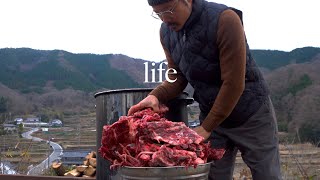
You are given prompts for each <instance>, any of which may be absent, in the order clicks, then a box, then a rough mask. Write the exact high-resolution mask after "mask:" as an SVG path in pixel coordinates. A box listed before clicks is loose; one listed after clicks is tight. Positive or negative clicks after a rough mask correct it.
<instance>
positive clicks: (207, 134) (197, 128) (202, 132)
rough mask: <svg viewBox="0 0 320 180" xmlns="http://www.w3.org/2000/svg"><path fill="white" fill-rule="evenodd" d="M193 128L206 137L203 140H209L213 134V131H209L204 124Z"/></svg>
mask: <svg viewBox="0 0 320 180" xmlns="http://www.w3.org/2000/svg"><path fill="white" fill-rule="evenodd" d="M192 130H194V131H195V132H196V133H198V134H199V135H200V136H202V137H203V138H204V140H203V141H205V140H207V139H208V138H209V137H210V134H211V132H208V131H207V130H205V129H204V128H203V127H202V126H198V127H196V128H193V129H192Z"/></svg>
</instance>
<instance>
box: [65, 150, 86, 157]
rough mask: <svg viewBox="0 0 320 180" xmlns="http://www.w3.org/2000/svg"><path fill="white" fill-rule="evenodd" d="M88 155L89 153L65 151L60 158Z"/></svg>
mask: <svg viewBox="0 0 320 180" xmlns="http://www.w3.org/2000/svg"><path fill="white" fill-rule="evenodd" d="M89 153H90V152H89V151H65V152H63V154H62V157H86V155H88V154H89Z"/></svg>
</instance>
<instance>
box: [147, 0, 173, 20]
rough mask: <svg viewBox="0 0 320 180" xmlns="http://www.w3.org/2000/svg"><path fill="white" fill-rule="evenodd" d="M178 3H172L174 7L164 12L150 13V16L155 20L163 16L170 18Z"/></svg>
mask: <svg viewBox="0 0 320 180" xmlns="http://www.w3.org/2000/svg"><path fill="white" fill-rule="evenodd" d="M178 2H179V0H177V1H176V2H175V3H174V5H173V6H172V8H171V9H170V10H166V11H162V12H158V13H156V12H154V11H152V14H151V16H152V17H154V18H156V19H161V17H162V16H163V15H165V14H167V15H171V16H172V15H173V11H174V9H175V8H176V7H177V5H178Z"/></svg>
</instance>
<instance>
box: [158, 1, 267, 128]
mask: <svg viewBox="0 0 320 180" xmlns="http://www.w3.org/2000/svg"><path fill="white" fill-rule="evenodd" d="M226 9H232V10H234V11H235V12H236V13H237V14H238V15H239V17H240V18H241V20H242V14H241V11H239V10H236V9H234V8H230V7H227V6H225V5H222V4H217V3H213V2H207V1H205V0H193V7H192V13H191V15H190V17H189V18H188V20H187V22H186V23H185V25H184V27H183V28H182V30H180V31H178V32H175V31H172V30H171V29H170V28H169V27H168V26H167V25H166V24H165V23H162V25H161V31H160V32H161V37H162V40H163V42H164V46H165V47H166V48H167V49H168V50H169V52H170V55H171V57H172V59H173V61H174V63H175V65H177V66H178V67H179V69H180V70H181V72H182V73H183V75H184V76H185V77H186V79H187V80H188V82H189V83H190V84H191V86H192V87H193V88H194V94H193V98H194V100H195V101H197V102H198V103H199V108H200V111H201V113H200V117H199V119H200V121H201V122H202V121H203V120H204V118H205V117H206V116H207V114H208V113H209V111H210V109H211V107H212V105H213V103H214V101H215V99H216V97H217V95H218V93H219V90H220V87H221V85H222V83H223V82H222V80H221V70H220V60H219V48H218V46H217V42H216V41H217V29H218V20H219V17H220V14H221V13H222V12H223V11H224V10H226ZM246 47H247V51H246V74H245V90H244V91H243V94H242V95H241V97H240V100H239V101H238V103H237V105H236V106H235V108H234V109H233V111H232V113H231V114H230V115H229V116H228V118H227V119H226V120H224V121H223V122H222V124H221V125H220V126H222V127H225V128H233V127H237V126H239V125H241V124H242V123H244V122H246V120H248V119H249V118H250V116H252V115H253V114H254V113H255V112H256V111H257V110H258V109H259V107H260V106H261V105H262V103H263V101H264V100H265V99H266V98H267V96H268V94H269V92H268V89H267V86H266V83H265V81H264V79H263V77H262V74H261V72H260V70H259V69H258V67H257V65H256V63H255V61H254V60H253V58H252V56H251V53H250V50H249V46H248V44H247V42H246Z"/></svg>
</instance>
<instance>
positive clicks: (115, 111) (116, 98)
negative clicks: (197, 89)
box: [94, 88, 193, 180]
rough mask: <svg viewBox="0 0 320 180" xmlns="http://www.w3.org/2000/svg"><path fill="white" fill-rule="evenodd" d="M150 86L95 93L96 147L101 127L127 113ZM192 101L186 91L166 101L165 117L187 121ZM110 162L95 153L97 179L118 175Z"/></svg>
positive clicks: (113, 179) (112, 178) (146, 93)
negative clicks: (166, 110)
mask: <svg viewBox="0 0 320 180" xmlns="http://www.w3.org/2000/svg"><path fill="white" fill-rule="evenodd" d="M152 90H153V89H152V88H135V89H118V90H110V91H103V92H99V93H96V94H95V95H94V97H95V98H96V133H97V149H99V148H100V146H101V136H102V129H103V126H104V125H110V124H113V123H114V122H116V121H118V119H119V117H120V116H125V115H127V112H128V111H129V109H130V107H131V106H132V105H135V104H137V103H138V102H140V101H141V100H143V99H144V98H145V97H147V95H148V94H149V93H150V92H151V91H152ZM192 102H193V99H192V98H188V94H187V93H186V92H184V93H182V94H181V95H180V96H178V97H177V98H175V99H173V100H172V101H170V102H168V103H167V104H166V105H167V106H168V107H169V112H168V113H166V115H165V117H166V118H168V119H170V120H172V121H183V122H185V123H186V124H187V123H188V115H187V105H188V104H191V103H192ZM109 166H110V162H109V161H107V160H105V159H103V158H102V157H101V155H100V154H99V153H97V169H96V177H97V180H109V179H110V180H117V179H118V177H119V175H117V172H116V171H113V170H110V169H109Z"/></svg>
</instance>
